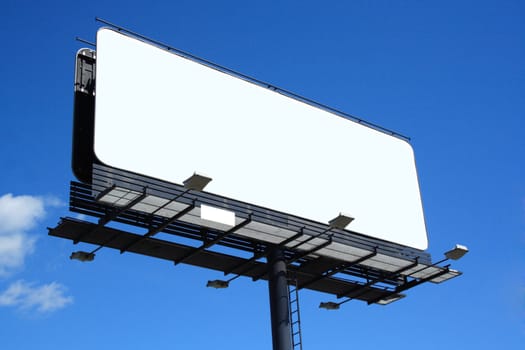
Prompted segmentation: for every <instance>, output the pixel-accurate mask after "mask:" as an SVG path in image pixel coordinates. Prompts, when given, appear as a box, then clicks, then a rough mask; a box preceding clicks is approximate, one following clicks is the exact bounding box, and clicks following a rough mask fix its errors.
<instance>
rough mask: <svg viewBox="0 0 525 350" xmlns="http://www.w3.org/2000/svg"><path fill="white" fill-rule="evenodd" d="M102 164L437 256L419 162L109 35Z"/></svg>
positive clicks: (103, 62) (101, 45)
mask: <svg viewBox="0 0 525 350" xmlns="http://www.w3.org/2000/svg"><path fill="white" fill-rule="evenodd" d="M94 151H95V154H96V155H97V157H98V158H99V159H100V161H102V162H103V163H104V164H106V165H109V166H112V167H116V168H120V169H124V170H128V171H132V172H136V173H139V174H144V175H147V176H152V177H156V178H159V179H162V180H166V181H169V182H173V183H177V184H181V183H182V182H183V180H185V179H186V178H188V177H189V176H190V175H191V174H193V173H194V172H199V173H203V174H206V175H208V176H210V177H212V178H213V181H212V182H211V183H210V184H209V185H208V186H207V187H206V191H208V192H211V193H215V194H218V195H221V196H226V197H229V198H233V199H236V200H240V201H244V202H247V203H253V204H255V205H258V206H263V207H267V208H270V209H272V210H277V211H281V212H284V213H289V214H292V215H296V216H299V217H303V218H306V219H309V220H315V221H318V222H322V223H326V222H328V221H329V220H331V219H333V218H334V217H335V216H337V215H338V214H339V213H340V212H343V213H347V214H349V215H350V216H352V217H354V218H355V220H354V221H353V222H352V223H351V224H350V226H349V227H348V229H350V230H352V231H354V232H358V233H361V234H364V235H368V236H371V237H375V238H379V239H383V240H387V241H391V242H394V243H398V244H402V245H406V246H409V247H413V248H416V249H421V250H424V249H426V248H427V234H426V229H425V222H424V216H423V209H422V204H421V197H420V193H419V185H418V180H417V172H416V167H415V161H414V154H413V151H412V148H411V146H410V145H409V144H408V143H407V142H405V141H404V140H401V139H399V138H396V137H393V136H391V135H387V134H385V133H383V132H380V131H378V130H374V129H372V128H369V127H367V126H364V125H361V124H359V123H356V122H354V121H351V120H348V119H345V118H343V117H341V116H338V115H335V114H333V113H330V112H328V111H326V110H322V109H319V108H317V107H315V106H312V105H309V104H306V103H304V102H301V101H298V100H295V99H293V98H290V97H288V96H285V95H282V94H279V93H278V92H275V91H272V90H269V89H266V88H263V87H261V86H259V85H256V84H254V83H252V82H249V81H245V80H243V79H240V78H238V77H234V76H232V75H229V74H226V73H225V72H222V71H219V70H217V69H214V68H211V67H208V66H205V65H203V64H201V63H198V62H195V61H192V60H189V59H187V58H184V57H181V56H178V55H176V54H173V53H171V52H168V51H165V50H163V49H160V48H158V47H156V46H153V45H151V44H149V43H145V42H142V41H139V40H137V39H135V38H132V37H128V36H125V35H123V34H121V33H117V32H115V31H113V30H110V29H101V30H99V32H98V35H97V72H96V106H95V140H94Z"/></svg>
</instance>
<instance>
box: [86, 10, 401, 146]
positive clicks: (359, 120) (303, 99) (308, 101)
mask: <svg viewBox="0 0 525 350" xmlns="http://www.w3.org/2000/svg"><path fill="white" fill-rule="evenodd" d="M95 20H96V21H97V22H100V23H103V24H105V25H107V26H109V27H111V28H113V29H116V30H117V31H118V32H121V33H126V34H129V35H132V36H133V37H135V38H138V39H141V40H144V41H146V42H148V43H150V44H153V45H155V46H157V47H159V48H162V49H164V50H167V51H168V52H172V53H175V54H178V55H180V56H183V57H185V58H187V59H191V60H193V61H196V62H198V63H201V64H204V65H206V66H208V67H211V68H214V69H217V70H220V71H222V72H224V73H227V74H230V75H233V76H235V77H237V78H240V79H243V80H245V81H248V82H251V83H253V84H256V85H258V86H261V87H264V88H266V89H269V90H272V91H275V92H278V93H280V94H282V95H285V96H287V97H290V98H294V99H296V100H299V101H301V102H304V103H306V104H309V105H311V106H314V107H317V108H320V109H322V110H325V111H327V112H331V113H334V114H336V115H339V116H341V117H344V118H347V119H350V120H352V121H354V122H356V123H359V124H361V125H364V126H366V127H369V128H371V129H374V130H377V131H380V132H382V133H384V134H387V135H390V136H393V137H397V138H399V139H402V140H405V141H407V142H408V141H410V137H408V136H406V135H403V134H400V133H398V132H396V131H393V130H390V129H387V128H385V127H382V126H380V125H377V124H375V123H372V122H369V121H366V120H364V119H362V118H359V117H357V116H354V115H351V114H349V113H346V112H343V111H341V110H339V109H336V108H333V107H330V106H327V105H325V104H323V103H320V102H317V101H314V100H312V99H310V98H307V97H304V96H301V95H298V94H296V93H294V92H291V91H289V90H286V89H283V88H281V87H278V86H275V85H273V84H270V83H267V82H264V81H262V80H259V79H256V78H253V77H251V76H249V75H246V74H243V73H240V72H238V71H236V70H233V69H230V68H227V67H225V66H222V65H220V64H217V63H214V62H212V61H209V60H206V59H203V58H200V57H198V56H195V55H193V54H191V53H189V52H186V51H184V50H181V49H178V48H175V47H172V46H170V45H167V44H165V43H162V42H160V41H158V40H155V39H151V38H149V37H146V36H144V35H142V34H139V33H137V32H134V31H132V30H129V29H126V28H124V27H121V26H119V25H116V24H114V23H111V22H109V21H107V20H104V19H102V18H99V17H95Z"/></svg>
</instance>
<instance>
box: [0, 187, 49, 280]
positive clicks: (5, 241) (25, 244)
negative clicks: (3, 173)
mask: <svg viewBox="0 0 525 350" xmlns="http://www.w3.org/2000/svg"><path fill="white" fill-rule="evenodd" d="M47 202H49V203H51V204H56V203H58V201H57V200H56V199H55V198H50V199H43V198H40V197H34V196H13V195H12V194H11V193H8V194H5V195H3V196H1V197H0V277H3V276H8V275H9V274H11V273H12V272H13V271H16V270H17V269H19V268H20V267H22V266H23V264H24V260H25V258H26V256H27V255H29V254H31V253H32V252H33V250H34V246H35V240H36V239H35V238H34V237H31V236H30V235H28V234H27V231H28V230H30V229H32V228H33V227H35V225H36V224H37V222H38V220H40V219H42V218H43V217H44V216H45V214H46V212H45V203H47Z"/></svg>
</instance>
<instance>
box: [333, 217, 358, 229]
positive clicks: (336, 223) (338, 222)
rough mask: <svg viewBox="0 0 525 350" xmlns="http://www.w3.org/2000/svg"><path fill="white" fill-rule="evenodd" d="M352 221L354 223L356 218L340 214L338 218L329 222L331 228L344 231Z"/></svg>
mask: <svg viewBox="0 0 525 350" xmlns="http://www.w3.org/2000/svg"><path fill="white" fill-rule="evenodd" d="M352 221H354V218H353V217H351V216H350V215H347V214H343V213H340V214H339V215H338V216H337V217H335V218H333V219H332V220H330V221H329V222H328V225H329V226H330V228H338V229H340V230H344V228H345V227H346V226H348V225H349V224H350V223H351V222H352Z"/></svg>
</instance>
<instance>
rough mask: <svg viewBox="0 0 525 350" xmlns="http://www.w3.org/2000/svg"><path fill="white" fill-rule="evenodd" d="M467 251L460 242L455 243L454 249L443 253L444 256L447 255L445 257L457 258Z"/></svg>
mask: <svg viewBox="0 0 525 350" xmlns="http://www.w3.org/2000/svg"><path fill="white" fill-rule="evenodd" d="M467 253H468V248H467V247H465V246H464V245H461V244H456V246H455V247H454V249H452V250H449V251H448V252H446V253H445V256H446V257H447V259H452V260H458V259H460V258H461V257H463V255H465V254H467Z"/></svg>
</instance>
